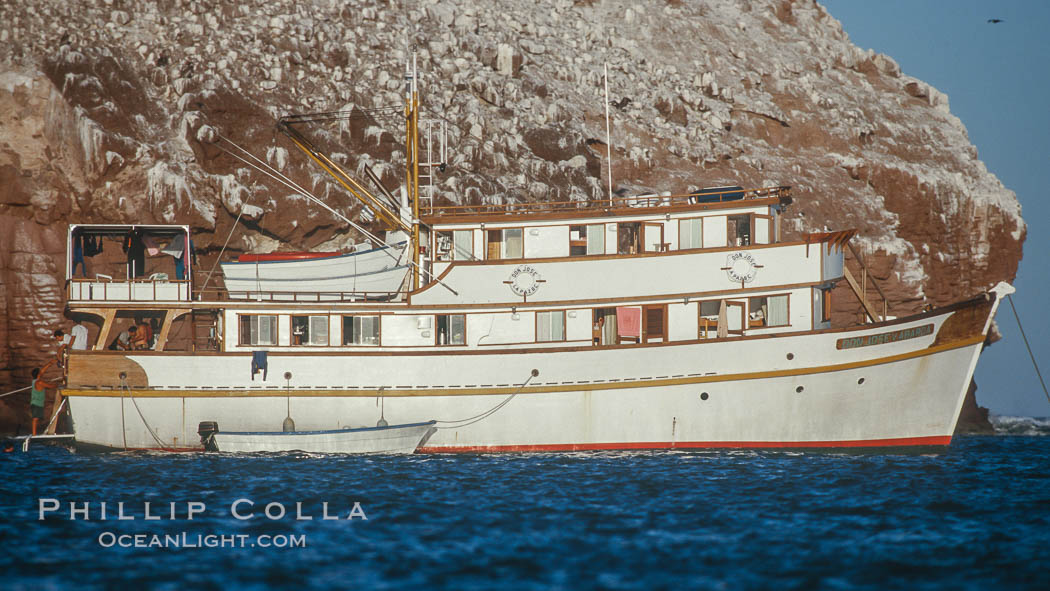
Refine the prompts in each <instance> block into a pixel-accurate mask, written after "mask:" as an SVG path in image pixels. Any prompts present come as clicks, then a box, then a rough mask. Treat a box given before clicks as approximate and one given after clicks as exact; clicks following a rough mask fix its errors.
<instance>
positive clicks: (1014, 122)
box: [821, 0, 1050, 417]
mask: <svg viewBox="0 0 1050 591" xmlns="http://www.w3.org/2000/svg"><path fill="white" fill-rule="evenodd" d="M821 4H822V5H824V6H825V7H826V8H827V9H828V12H830V13H831V15H832V16H834V17H835V18H837V19H838V20H839V21H840V22H841V23H842V26H843V28H845V30H846V33H847V34H848V35H849V37H850V39H851V40H852V41H853V43H854V44H856V45H858V46H860V47H861V48H864V49H869V48H870V49H874V50H875V51H877V52H879V53H885V54H886V55H889V56H890V57H892V58H893V59H895V60H896V61H897V63H898V64H900V66H901V71H903V72H904V73H905V74H908V75H911V76H914V77H916V78H919V79H920V80H923V81H925V82H928V83H930V84H931V85H933V86H934V87H935V88H937V89H938V90H940V91H941V92H944V93H946V94H947V95H948V98H949V104H950V106H951V111H952V113H953V114H954V115H955V116H956V117H958V118H959V119H961V120H962V122H963V124H964V125H965V126H966V129H967V131H968V132H969V135H970V141H971V142H973V144H974V145H975V146H977V152H978V156H979V158H980V159H981V160H983V161H984V163H985V165H986V166H987V167H988V170H989V171H991V172H992V173H993V174H995V175H996V176H997V177H999V180H1001V181H1002V182H1003V184H1004V185H1006V187H1007V188H1009V189H1011V190H1012V191H1014V192H1015V193H1017V198H1018V200H1019V201H1020V202H1021V208H1022V209H1021V213H1022V215H1023V216H1024V219H1025V221H1026V222H1027V223H1028V240H1027V241H1026V242H1025V247H1024V260H1023V261H1022V263H1021V268H1020V271H1019V273H1018V276H1017V281H1016V282H1015V286H1016V287H1017V293H1016V294H1015V295H1014V296H1013V300H1014V304H1015V305H1016V306H1017V310H1018V313H1019V314H1020V316H1021V321H1022V322H1023V323H1024V328H1025V332H1026V333H1027V335H1028V340H1029V342H1030V343H1031V345H1032V348H1033V350H1034V352H1035V354H1036V359H1037V360H1038V361H1039V365H1040V369H1042V370H1043V375H1044V377H1050V375H1048V374H1050V329H1048V326H1050V321H1048V317H1050V314H1048V313H1047V308H1046V307H1045V306H1043V304H1044V303H1045V302H1046V298H1048V297H1050V264H1048V263H1047V260H1046V257H1047V254H1046V253H1047V252H1048V251H1050V236H1048V232H1050V222H1048V218H1050V203H1048V199H1050V196H1048V195H1047V194H1046V193H1047V189H1046V188H1047V187H1048V186H1050V182H1048V181H1050V178H1048V177H1050V175H1048V171H1050V100H1047V97H1048V96H1050V34H1048V33H1047V30H1048V28H1050V2H1044V1H1037V0H1030V1H1027V2H1026V1H1021V0H1005V1H1004V0H1000V1H997V2H990V1H979V0H952V1H939V0H907V1H903V0H879V1H878V2H868V1H861V0H822V1H821ZM992 18H997V19H1002V21H1003V22H1001V23H998V24H990V23H988V22H987V21H988V19H992ZM968 295H970V294H959V296H960V297H962V296H968ZM998 323H999V329H1000V331H1002V333H1003V335H1004V336H1005V338H1004V340H1003V341H1000V342H999V343H996V344H995V345H994V346H992V347H991V348H989V349H987V350H985V352H984V354H983V355H982V356H981V361H980V363H979V364H978V367H977V386H978V391H977V401H978V403H979V404H981V405H982V406H986V407H988V408H990V409H991V410H992V412H993V413H996V414H1002V415H1024V416H1041V417H1045V416H1050V401H1047V399H1046V397H1045V396H1044V394H1043V391H1042V388H1041V387H1040V385H1039V379H1038V378H1037V376H1036V373H1035V370H1034V369H1033V367H1032V363H1031V361H1030V360H1029V357H1028V352H1027V351H1026V350H1025V347H1024V343H1023V341H1022V339H1021V335H1020V332H1019V331H1018V328H1017V322H1016V321H1015V320H1014V317H1013V313H1012V312H1011V310H1010V306H1009V304H1008V303H1006V302H1004V303H1003V306H1002V307H1001V308H1000V309H999V315H998Z"/></svg>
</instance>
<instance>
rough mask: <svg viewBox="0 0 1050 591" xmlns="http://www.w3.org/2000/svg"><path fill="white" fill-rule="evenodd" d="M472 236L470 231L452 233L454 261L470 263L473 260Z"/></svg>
mask: <svg viewBox="0 0 1050 591" xmlns="http://www.w3.org/2000/svg"><path fill="white" fill-rule="evenodd" d="M472 234H473V232H471V231H470V230H456V231H455V232H453V233H452V238H453V246H452V260H454V261H468V260H470V259H471V255H472V254H473V252H474V248H473V245H472V242H473V236H472Z"/></svg>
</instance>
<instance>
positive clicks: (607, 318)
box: [591, 308, 619, 345]
mask: <svg viewBox="0 0 1050 591" xmlns="http://www.w3.org/2000/svg"><path fill="white" fill-rule="evenodd" d="M618 342H619V337H618V335H617V331H616V308H597V309H595V310H594V314H593V315H592V316H591V343H592V344H594V345H615V344H617V343H618Z"/></svg>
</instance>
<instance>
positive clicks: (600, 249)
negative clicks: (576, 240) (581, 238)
mask: <svg viewBox="0 0 1050 591" xmlns="http://www.w3.org/2000/svg"><path fill="white" fill-rule="evenodd" d="M587 254H605V224H591V225H589V226H587Z"/></svg>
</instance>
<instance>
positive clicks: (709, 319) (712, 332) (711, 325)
mask: <svg viewBox="0 0 1050 591" xmlns="http://www.w3.org/2000/svg"><path fill="white" fill-rule="evenodd" d="M721 306H722V302H721V301H720V300H710V301H706V302H700V326H699V335H698V336H699V337H700V338H702V339H713V338H715V337H717V336H718V311H719V309H720V308H721Z"/></svg>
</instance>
